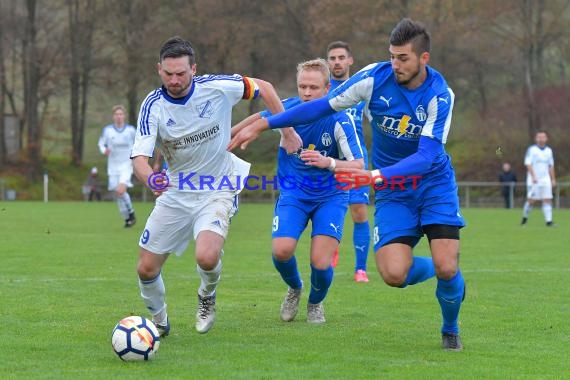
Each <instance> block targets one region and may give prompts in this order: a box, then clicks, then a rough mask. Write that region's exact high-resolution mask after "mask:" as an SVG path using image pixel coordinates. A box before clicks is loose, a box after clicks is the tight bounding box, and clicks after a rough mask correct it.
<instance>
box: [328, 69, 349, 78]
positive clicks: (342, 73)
mask: <svg viewBox="0 0 570 380" xmlns="http://www.w3.org/2000/svg"><path fill="white" fill-rule="evenodd" d="M331 75H332V77H333V78H334V79H336V80H344V76H345V75H346V70H344V69H343V68H342V67H340V68H339V69H338V70H337V69H336V68H335V67H333V69H332V70H331Z"/></svg>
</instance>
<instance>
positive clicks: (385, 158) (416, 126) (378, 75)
mask: <svg viewBox="0 0 570 380" xmlns="http://www.w3.org/2000/svg"><path fill="white" fill-rule="evenodd" d="M426 70H427V78H426V80H425V81H424V83H422V85H421V86H419V87H418V88H416V89H413V90H408V89H407V88H405V87H403V86H401V85H399V84H398V83H397V82H396V79H395V77H394V73H393V70H392V67H391V64H390V62H379V63H375V64H371V65H368V66H366V67H365V68H363V69H362V70H360V71H359V72H358V73H356V74H354V75H353V76H352V77H351V78H349V79H348V80H347V81H345V82H344V83H343V84H341V85H340V86H339V87H337V88H336V89H335V90H333V91H331V92H330V93H329V95H328V97H329V104H330V105H331V107H332V108H333V109H335V110H337V111H339V110H341V109H345V108H348V107H351V106H353V105H354V104H357V103H358V102H360V101H363V100H364V101H366V106H365V110H364V112H365V114H366V116H367V117H368V118H369V120H370V124H371V127H372V147H373V148H372V165H373V166H374V168H384V167H387V166H391V165H394V164H395V163H397V162H399V161H401V160H402V159H404V158H406V157H408V156H410V155H412V154H414V153H415V152H417V150H418V142H419V138H420V136H427V137H430V138H433V139H435V140H437V141H438V142H440V143H442V144H445V142H446V140H447V135H448V133H449V128H450V125H451V114H452V110H453V102H454V98H455V96H454V94H453V91H452V90H451V89H450V88H449V86H448V85H447V83H446V81H445V79H444V78H443V76H442V75H441V74H440V73H439V72H437V71H436V70H434V69H433V68H431V67H429V66H427V67H426ZM448 162H449V160H448V159H447V155H442V156H440V157H437V158H436V160H435V162H434V164H433V165H432V167H431V169H430V171H433V170H439V167H440V166H441V165H448V164H447V163H448Z"/></svg>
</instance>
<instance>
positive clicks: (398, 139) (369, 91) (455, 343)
mask: <svg viewBox="0 0 570 380" xmlns="http://www.w3.org/2000/svg"><path fill="white" fill-rule="evenodd" d="M389 50H390V62H379V63H374V64H371V65H368V66H366V67H365V68H363V69H362V70H360V71H359V72H358V73H356V74H355V75H354V76H352V77H351V78H350V79H349V80H348V81H346V82H344V83H343V84H342V85H340V86H339V87H337V88H336V89H335V90H334V91H332V92H331V93H330V94H329V95H328V96H327V97H326V98H322V99H318V100H315V101H312V102H307V103H303V104H300V105H298V106H296V107H293V108H291V109H289V110H287V111H285V112H284V113H280V114H277V115H275V116H272V117H269V118H267V119H261V120H258V121H256V122H254V123H253V124H251V125H249V126H247V127H246V128H244V129H243V130H242V131H241V132H240V133H239V134H237V135H236V136H234V138H233V139H232V141H231V142H230V144H229V145H228V149H233V148H235V147H237V146H241V148H242V149H245V148H246V147H247V144H248V143H249V142H250V141H252V140H254V139H255V138H256V137H257V136H258V135H259V133H261V132H262V131H263V130H265V129H267V128H268V127H269V128H280V127H285V126H294V125H298V124H304V123H309V122H311V121H312V120H316V119H319V118H321V117H323V116H325V115H329V114H332V113H334V112H337V111H339V110H341V109H345V108H348V107H351V106H353V105H354V104H357V103H359V102H361V101H365V102H366V109H365V113H366V115H367V116H368V117H369V119H370V123H371V127H372V149H371V154H372V165H373V167H374V170H372V171H368V170H366V171H365V170H361V171H357V170H346V172H347V173H348V174H349V175H359V176H362V175H366V176H367V177H368V178H369V179H371V180H372V179H379V178H380V179H381V178H383V179H384V181H386V183H385V185H387V186H379V187H378V188H379V189H380V190H377V191H376V195H375V197H376V199H375V207H376V212H375V217H374V219H375V221H374V223H375V226H374V250H375V252H376V265H377V267H378V270H379V272H380V275H381V276H382V278H383V279H384V282H386V283H387V284H388V285H390V286H394V287H401V288H403V287H406V286H407V285H412V284H417V283H420V282H423V281H425V280H427V279H429V278H431V277H433V276H434V275H435V276H436V277H437V287H436V292H435V293H436V297H437V300H438V301H439V305H440V307H441V313H442V317H443V324H442V327H441V333H442V346H443V348H444V349H446V350H453V351H458V350H461V349H462V348H463V345H462V343H461V339H460V337H459V327H458V317H459V309H460V307H461V303H462V301H463V299H464V295H465V283H464V280H463V276H462V274H461V271H460V270H459V266H458V258H459V230H460V229H461V228H462V227H463V226H464V225H465V221H464V220H463V216H462V215H461V212H460V210H459V200H458V196H457V184H456V181H455V173H454V170H453V167H452V165H451V159H450V157H449V156H448V155H447V153H446V152H445V149H444V144H445V143H446V141H447V136H448V134H449V129H450V127H451V115H452V110H453V103H454V97H455V96H454V94H453V91H452V90H451V89H450V88H449V86H448V85H447V83H446V81H445V79H444V78H443V76H442V75H441V74H440V73H439V72H437V71H436V70H434V69H433V68H432V67H430V66H428V62H429V58H430V53H429V51H430V36H429V34H428V32H427V31H426V29H425V27H424V26H423V25H422V24H421V23H418V22H415V21H412V20H410V19H407V18H405V19H402V20H401V21H400V22H399V23H398V24H397V25H396V27H395V28H394V30H393V31H392V33H391V35H390V48H389ZM418 176H419V180H418V179H417V178H418ZM402 178H408V180H406V181H402ZM410 178H413V179H410ZM412 181H417V182H412ZM396 184H398V186H394V185H396ZM424 234H425V235H426V236H427V238H428V240H429V245H430V250H431V258H426V257H418V256H413V253H412V249H413V247H414V246H415V245H416V244H417V243H418V241H419V239H420V238H421V237H422V236H423V235H424Z"/></svg>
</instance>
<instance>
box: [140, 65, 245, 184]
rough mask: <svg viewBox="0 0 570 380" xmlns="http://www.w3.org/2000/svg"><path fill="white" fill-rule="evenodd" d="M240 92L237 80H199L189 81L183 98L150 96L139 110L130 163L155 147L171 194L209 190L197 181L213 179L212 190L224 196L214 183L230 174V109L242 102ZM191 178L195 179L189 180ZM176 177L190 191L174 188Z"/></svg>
mask: <svg viewBox="0 0 570 380" xmlns="http://www.w3.org/2000/svg"><path fill="white" fill-rule="evenodd" d="M244 86H245V85H244V80H243V77H242V76H241V75H237V74H234V75H203V76H196V77H194V80H193V81H192V85H191V88H190V91H189V93H188V95H186V96H185V97H184V98H172V97H171V96H169V95H168V93H167V91H166V89H165V88H164V87H161V88H158V89H156V90H154V91H152V92H150V93H149V94H148V95H147V97H146V98H145V100H144V101H143V103H142V106H141V109H140V113H139V118H138V128H137V133H136V138H135V143H134V146H133V148H132V152H131V157H135V156H141V155H142V156H147V157H152V155H153V153H154V148H155V144H156V145H157V146H158V148H159V149H160V150H161V152H162V153H163V155H164V158H165V161H166V163H167V165H168V175H169V178H170V183H171V186H172V188H173V189H178V190H181V191H201V190H210V186H206V187H204V186H203V185H202V186H201V184H200V182H199V181H201V178H202V180H203V179H204V178H207V179H208V178H213V179H214V182H213V183H212V186H213V187H214V188H221V189H223V190H229V186H226V187H222V186H219V183H220V181H227V180H228V176H229V175H231V174H232V173H233V169H234V165H233V163H232V156H233V155H232V154H231V153H230V152H228V151H227V150H226V147H227V145H228V143H229V141H230V130H231V125H232V120H231V117H232V112H231V111H232V107H233V106H234V105H235V104H236V103H238V102H239V101H240V99H242V98H243V96H244ZM191 173H195V174H192V177H191V178H190V179H188V178H187V176H188V175H190V174H191ZM181 175H182V176H184V177H185V178H187V179H186V180H185V181H187V180H188V181H190V182H191V183H192V184H193V186H190V185H185V184H184V183H183V184H182V186H179V178H180V176H181ZM169 191H170V190H169Z"/></svg>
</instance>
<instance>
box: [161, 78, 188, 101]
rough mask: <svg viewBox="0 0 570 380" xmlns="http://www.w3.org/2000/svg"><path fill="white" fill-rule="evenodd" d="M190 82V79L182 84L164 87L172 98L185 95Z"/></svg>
mask: <svg viewBox="0 0 570 380" xmlns="http://www.w3.org/2000/svg"><path fill="white" fill-rule="evenodd" d="M190 83H191V81H190V82H188V83H187V84H184V85H179V86H168V87H166V89H167V90H168V94H169V95H170V96H172V97H173V98H182V97H184V96H186V95H187V93H188V88H189V87H190Z"/></svg>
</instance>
